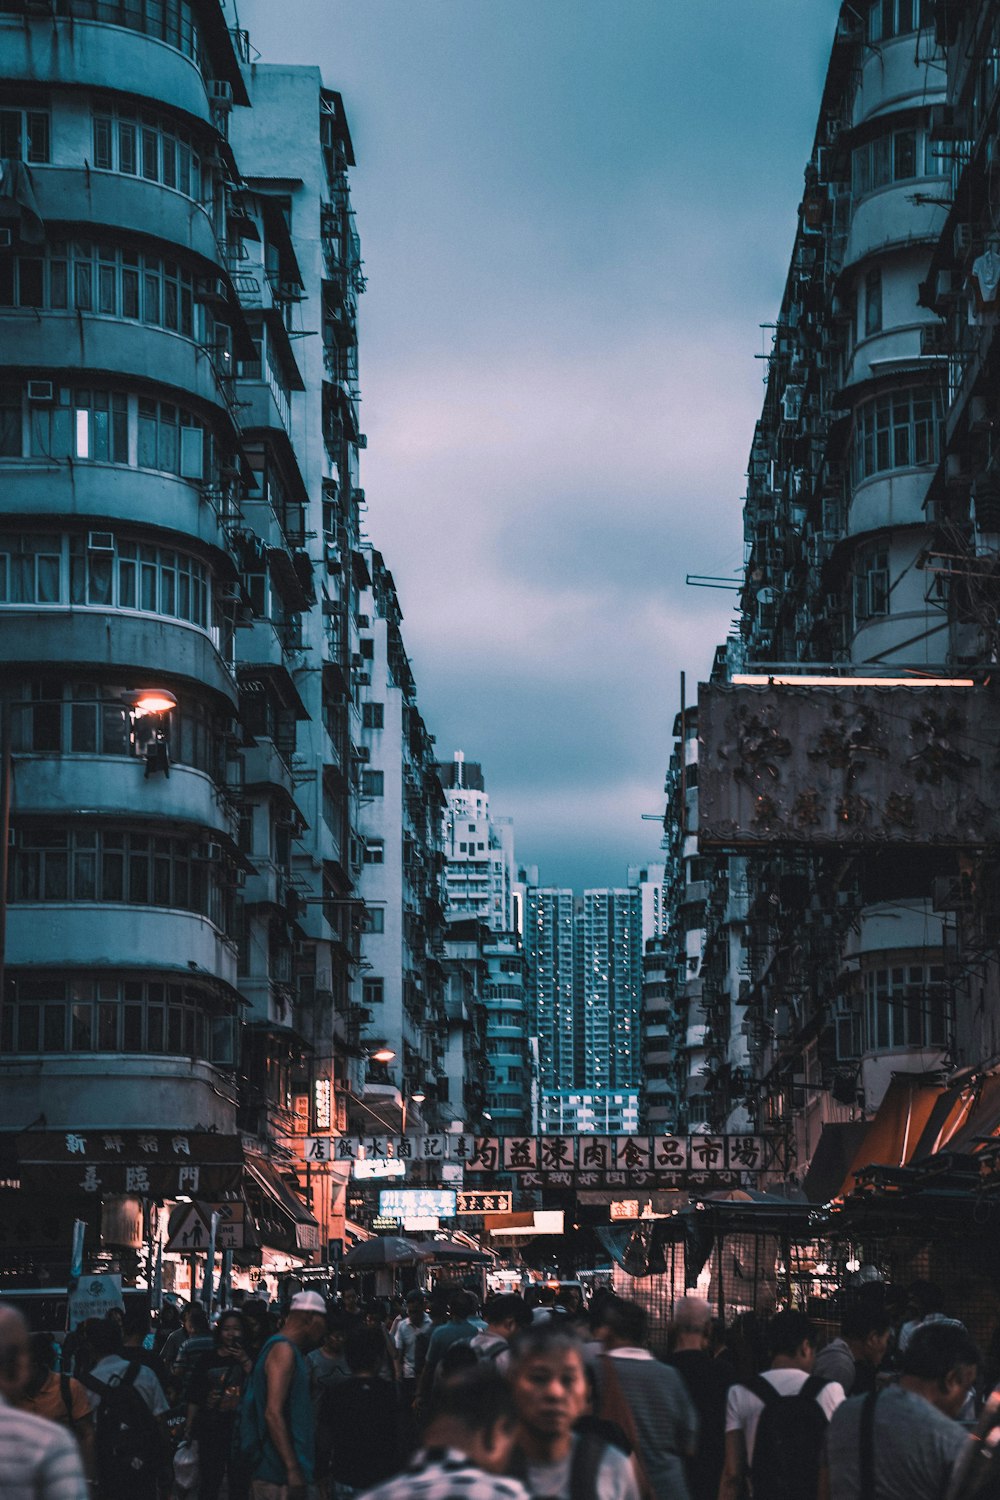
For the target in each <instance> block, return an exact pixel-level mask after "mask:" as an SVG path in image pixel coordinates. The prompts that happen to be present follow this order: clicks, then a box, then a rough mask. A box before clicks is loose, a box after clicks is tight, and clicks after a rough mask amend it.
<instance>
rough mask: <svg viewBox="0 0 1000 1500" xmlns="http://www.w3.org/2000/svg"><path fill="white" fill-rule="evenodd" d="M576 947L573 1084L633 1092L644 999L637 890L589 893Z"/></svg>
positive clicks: (629, 888) (639, 903)
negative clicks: (574, 1065)
mask: <svg viewBox="0 0 1000 1500" xmlns="http://www.w3.org/2000/svg"><path fill="white" fill-rule="evenodd" d="M577 948H578V967H577V1004H576V1027H575V1043H576V1067H575V1074H576V1076H575V1078H574V1080H573V1081H574V1084H575V1086H576V1087H577V1088H581V1089H588V1090H589V1089H607V1088H612V1089H622V1088H626V1089H627V1088H634V1087H635V1086H636V1085H637V1084H638V1081H639V1064H640V1057H639V1016H640V1008H641V996H642V904H641V892H640V890H639V888H638V886H630V887H628V888H627V889H624V890H621V889H619V890H591V891H584V893H583V904H582V906H581V908H580V910H579V917H578V924H577ZM564 1086H565V1085H564Z"/></svg>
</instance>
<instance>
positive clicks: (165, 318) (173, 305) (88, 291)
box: [0, 240, 207, 338]
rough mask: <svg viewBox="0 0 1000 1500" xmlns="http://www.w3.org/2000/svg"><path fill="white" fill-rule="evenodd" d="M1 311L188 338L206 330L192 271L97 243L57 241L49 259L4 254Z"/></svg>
mask: <svg viewBox="0 0 1000 1500" xmlns="http://www.w3.org/2000/svg"><path fill="white" fill-rule="evenodd" d="M0 307H31V308H37V307H45V308H52V309H53V310H55V311H64V310H69V309H75V310H76V311H78V312H90V313H103V314H107V315H108V316H110V317H115V318H127V319H131V320H135V321H136V322H139V321H141V322H144V323H149V324H152V325H154V326H156V327H160V328H167V329H169V330H170V331H171V332H173V333H182V334H184V335H185V336H186V337H187V338H195V337H200V336H201V335H202V332H203V330H202V321H203V319H202V317H201V315H200V314H199V313H198V312H197V309H196V305H195V300H194V273H193V272H192V271H191V270H188V269H185V267H183V266H181V265H179V264H178V262H177V261H173V260H161V259H160V257H159V256H156V255H146V254H142V253H140V252H139V251H138V250H132V249H129V248H127V247H121V246H115V245H99V244H96V243H95V242H94V241H92V240H53V241H51V243H50V244H49V245H48V246H47V248H46V250H45V253H44V255H43V254H41V253H39V254H38V255H35V256H28V255H18V256H4V257H3V258H2V259H0ZM206 332H207V330H206Z"/></svg>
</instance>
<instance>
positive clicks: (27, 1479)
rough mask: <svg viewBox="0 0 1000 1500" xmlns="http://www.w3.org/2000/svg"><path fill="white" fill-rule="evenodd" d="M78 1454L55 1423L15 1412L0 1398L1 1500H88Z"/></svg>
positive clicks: (62, 1429) (71, 1440) (71, 1441)
mask: <svg viewBox="0 0 1000 1500" xmlns="http://www.w3.org/2000/svg"><path fill="white" fill-rule="evenodd" d="M88 1493H89V1492H88V1489H87V1481H86V1480H85V1478H84V1476H83V1465H82V1463H81V1462H80V1450H79V1448H78V1447H77V1445H76V1442H75V1440H74V1438H73V1437H72V1435H71V1434H70V1433H69V1432H68V1431H67V1430H66V1428H65V1427H61V1426H60V1425H59V1424H58V1423H57V1422H48V1421H46V1419H45V1418H44V1417H35V1416H32V1414H31V1413H30V1412H27V1411H17V1410H16V1409H15V1408H14V1407H13V1406H10V1405H8V1403H7V1402H6V1401H5V1400H4V1399H3V1397H2V1396H0V1495H2V1496H3V1500H88Z"/></svg>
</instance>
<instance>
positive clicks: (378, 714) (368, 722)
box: [361, 703, 385, 729]
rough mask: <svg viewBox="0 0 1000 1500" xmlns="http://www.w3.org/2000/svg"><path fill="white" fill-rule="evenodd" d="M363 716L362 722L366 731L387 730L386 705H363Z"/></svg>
mask: <svg viewBox="0 0 1000 1500" xmlns="http://www.w3.org/2000/svg"><path fill="white" fill-rule="evenodd" d="M361 714H362V718H361V722H362V724H363V725H364V727H365V729H384V728H385V704H384V703H365V704H363V705H362V710H361Z"/></svg>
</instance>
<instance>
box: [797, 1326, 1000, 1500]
mask: <svg viewBox="0 0 1000 1500" xmlns="http://www.w3.org/2000/svg"><path fill="white" fill-rule="evenodd" d="M979 1359H980V1355H979V1350H978V1349H977V1348H976V1345H975V1344H974V1343H973V1342H972V1340H971V1339H970V1338H969V1335H968V1334H967V1333H966V1331H965V1329H964V1328H963V1327H962V1326H961V1324H955V1323H946V1322H944V1321H943V1320H939V1321H936V1322H930V1323H924V1324H922V1325H921V1326H920V1327H919V1328H918V1329H916V1331H915V1332H914V1334H913V1336H912V1338H911V1339H910V1341H909V1343H908V1344H907V1347H906V1350H905V1352H904V1354H903V1360H902V1367H901V1370H900V1376H899V1384H898V1385H890V1386H887V1387H885V1389H883V1390H875V1391H870V1392H869V1393H868V1394H867V1395H864V1396H857V1397H854V1398H853V1399H852V1400H850V1401H845V1402H844V1404H843V1406H842V1407H840V1408H839V1410H838V1411H837V1414H836V1416H835V1417H834V1419H833V1421H832V1422H831V1423H830V1430H829V1432H828V1433H827V1435H826V1454H825V1459H826V1468H827V1469H828V1474H824V1475H823V1477H822V1480H821V1487H820V1494H821V1495H824V1496H829V1497H832V1500H944V1497H945V1495H946V1494H950V1493H954V1491H953V1490H951V1489H950V1488H949V1486H950V1485H951V1482H952V1478H953V1470H954V1468H955V1465H956V1462H957V1461H960V1460H961V1459H962V1458H963V1456H964V1455H965V1453H966V1450H968V1449H969V1448H970V1446H971V1445H970V1443H969V1438H968V1435H967V1433H966V1430H965V1428H964V1427H963V1426H961V1424H960V1423H959V1422H957V1421H955V1418H956V1417H957V1416H958V1413H959V1412H960V1411H961V1409H962V1404H963V1402H964V1401H965V1398H966V1396H967V1394H968V1392H969V1389H970V1387H971V1386H972V1382H973V1381H974V1380H975V1378H976V1369H977V1367H978V1365H979ZM993 1462H994V1463H995V1462H996V1460H995V1459H994V1460H993Z"/></svg>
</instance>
